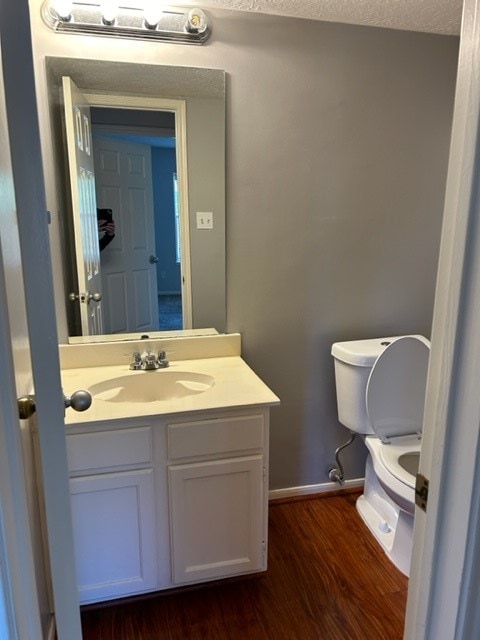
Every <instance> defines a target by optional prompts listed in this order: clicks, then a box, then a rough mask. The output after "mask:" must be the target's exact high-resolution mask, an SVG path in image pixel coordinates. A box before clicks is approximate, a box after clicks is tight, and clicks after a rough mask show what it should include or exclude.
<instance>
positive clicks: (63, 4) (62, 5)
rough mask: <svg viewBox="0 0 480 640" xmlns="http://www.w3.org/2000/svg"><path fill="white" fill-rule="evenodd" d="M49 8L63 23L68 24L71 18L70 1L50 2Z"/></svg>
mask: <svg viewBox="0 0 480 640" xmlns="http://www.w3.org/2000/svg"><path fill="white" fill-rule="evenodd" d="M50 6H51V7H52V9H53V10H54V11H55V13H56V14H57V16H58V17H59V19H60V20H62V21H63V22H68V21H69V20H70V18H71V17H72V9H73V2H72V0H52V2H51V4H50Z"/></svg>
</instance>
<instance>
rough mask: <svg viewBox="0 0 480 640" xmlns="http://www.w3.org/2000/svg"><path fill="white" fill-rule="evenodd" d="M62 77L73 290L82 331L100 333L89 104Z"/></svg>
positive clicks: (99, 278)
mask: <svg viewBox="0 0 480 640" xmlns="http://www.w3.org/2000/svg"><path fill="white" fill-rule="evenodd" d="M62 81H63V96H64V107H65V132H66V139H67V149H68V167H69V170H70V191H71V199H72V215H73V228H74V237H75V254H76V264H77V280H78V291H76V292H73V293H74V294H76V295H78V296H79V297H78V300H79V302H80V320H81V326H82V334H83V335H84V336H89V335H97V334H101V333H104V330H103V321H102V303H101V295H102V282H101V274H100V249H99V245H98V222H97V205H96V198H95V173H94V163H93V155H92V134H91V131H92V128H91V123H90V107H89V105H88V101H87V99H86V98H85V97H84V96H83V94H82V93H81V92H80V91H79V90H78V88H77V87H76V86H75V84H74V83H73V82H72V80H71V79H70V78H68V77H64V78H62ZM93 296H95V297H93Z"/></svg>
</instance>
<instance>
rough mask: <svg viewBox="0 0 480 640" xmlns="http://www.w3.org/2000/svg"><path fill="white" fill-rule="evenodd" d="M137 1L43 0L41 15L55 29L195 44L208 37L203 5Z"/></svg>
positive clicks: (208, 26) (157, 0) (203, 41)
mask: <svg viewBox="0 0 480 640" xmlns="http://www.w3.org/2000/svg"><path fill="white" fill-rule="evenodd" d="M124 1H125V2H126V3H128V1H129V0H124ZM132 4H134V2H133V1H132ZM139 4H140V3H138V2H137V3H136V5H137V6H123V3H120V5H119V2H118V1H117V0H97V1H96V2H95V1H93V2H92V0H74V1H71V0H46V1H45V2H44V3H43V5H42V17H43V20H44V22H45V24H47V26H49V27H50V28H51V29H53V30H54V31H56V32H57V33H72V34H73V33H75V34H83V35H99V36H111V37H117V38H119V37H120V38H134V39H143V40H157V41H161V42H162V41H163V42H174V43H178V44H196V45H201V44H204V43H205V42H206V41H207V40H208V38H209V37H210V34H211V32H212V28H211V24H210V20H209V19H208V17H207V15H206V14H205V12H204V11H202V9H184V8H181V7H174V6H164V5H163V3H161V2H159V0H145V1H144V2H143V7H140V6H139Z"/></svg>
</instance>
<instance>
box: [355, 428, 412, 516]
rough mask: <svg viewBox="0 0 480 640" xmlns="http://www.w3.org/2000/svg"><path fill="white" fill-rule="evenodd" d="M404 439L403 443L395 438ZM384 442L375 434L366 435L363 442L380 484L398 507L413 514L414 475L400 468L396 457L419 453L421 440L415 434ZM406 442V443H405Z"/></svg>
mask: <svg viewBox="0 0 480 640" xmlns="http://www.w3.org/2000/svg"><path fill="white" fill-rule="evenodd" d="M399 439H405V440H404V443H403V444H399V443H395V441H396V440H399ZM393 440H394V442H393V443H392V444H384V443H383V442H382V441H381V440H379V439H378V438H377V437H376V436H367V437H366V438H365V444H366V445H367V448H368V450H369V452H370V456H371V459H372V463H373V468H374V470H375V475H376V476H377V478H378V480H379V482H380V484H381V485H382V487H383V489H384V490H385V491H386V493H387V494H388V495H389V496H390V498H391V499H392V500H393V501H394V502H395V504H396V505H398V507H400V508H401V509H403V510H404V511H406V512H407V513H410V514H413V513H414V511H415V476H414V475H413V474H410V473H407V472H405V470H402V469H401V466H400V464H399V463H398V459H399V457H400V456H401V455H403V454H407V455H408V454H416V453H418V454H420V446H421V440H419V439H418V437H417V436H401V437H399V438H398V439H397V438H394V439H393ZM407 442H408V444H407Z"/></svg>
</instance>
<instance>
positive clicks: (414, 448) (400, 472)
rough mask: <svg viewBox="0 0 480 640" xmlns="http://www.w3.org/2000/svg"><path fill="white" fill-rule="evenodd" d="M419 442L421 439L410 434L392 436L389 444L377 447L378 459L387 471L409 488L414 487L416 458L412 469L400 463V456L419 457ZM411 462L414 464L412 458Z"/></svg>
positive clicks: (420, 442) (416, 470)
mask: <svg viewBox="0 0 480 640" xmlns="http://www.w3.org/2000/svg"><path fill="white" fill-rule="evenodd" d="M382 444H383V443H382ZM421 444H422V439H421V438H420V437H419V436H417V435H410V436H398V437H397V438H392V440H391V444H386V445H383V446H381V447H379V453H380V459H381V461H382V462H383V464H384V465H385V467H386V469H387V471H388V472H389V473H391V474H392V476H394V477H395V478H396V479H397V480H399V481H400V482H403V483H404V484H405V485H407V487H410V488H411V489H414V488H415V480H416V475H417V472H418V460H417V461H416V462H417V464H416V469H415V468H412V470H409V469H408V468H407V465H405V464H402V457H407V456H413V457H416V456H418V457H420V448H421ZM412 464H414V462H413V460H412Z"/></svg>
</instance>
